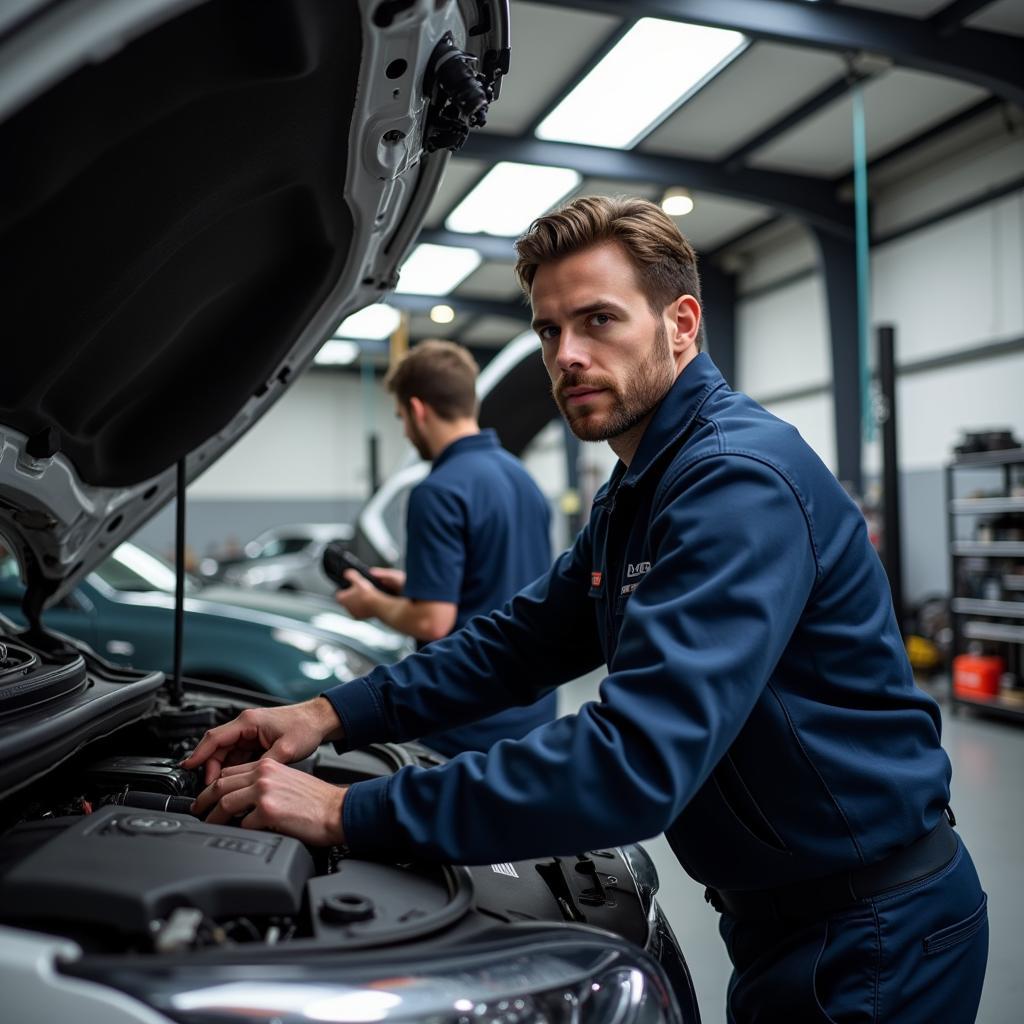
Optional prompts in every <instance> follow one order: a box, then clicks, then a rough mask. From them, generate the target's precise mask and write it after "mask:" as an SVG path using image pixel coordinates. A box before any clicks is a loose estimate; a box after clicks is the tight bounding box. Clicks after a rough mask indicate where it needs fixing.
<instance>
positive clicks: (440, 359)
mask: <svg viewBox="0 0 1024 1024" xmlns="http://www.w3.org/2000/svg"><path fill="white" fill-rule="evenodd" d="M478 372H479V368H478V367H477V364H476V361H475V360H474V359H473V357H472V355H470V353H469V352H468V351H467V350H466V349H464V348H462V347H461V346H460V345H456V344H454V343H452V342H450V341H425V342H422V343H421V344H419V345H417V346H416V347H415V348H414V349H412V351H410V352H409V353H407V354H406V355H405V356H404V357H403V358H402V359H401V360H400V361H399V362H398V363H396V364H395V365H394V366H393V367H392V368H391V370H390V371H389V372H388V375H387V377H385V379H384V383H385V386H386V387H387V389H388V391H389V392H390V393H391V394H392V395H394V398H395V410H396V414H397V415H398V417H399V418H400V419H401V421H402V425H403V427H404V429H405V436H406V437H407V438H408V439H409V441H410V442H411V443H412V445H413V446H414V447H415V449H416V451H418V452H419V454H420V457H421V458H424V459H427V460H429V461H430V462H432V463H433V465H432V466H431V470H430V474H429V475H428V476H427V478H426V479H425V480H423V481H422V482H421V483H420V484H419V485H417V486H416V487H414V488H413V489H412V491H411V492H410V494H409V505H408V509H407V513H406V531H405V536H406V555H405V572H404V573H403V572H401V571H400V570H397V569H383V568H375V569H372V570H371V571H372V572H373V574H374V575H375V576H376V577H377V579H378V580H379V581H380V582H381V584H382V585H384V586H385V587H387V588H388V589H389V590H390V591H391V593H384V592H382V591H380V590H378V589H377V588H376V587H374V586H373V585H372V584H371V583H369V582H367V581H366V580H365V579H364V578H363V577H362V576H361V575H359V573H357V572H355V571H354V570H352V569H349V570H348V571H347V572H346V574H345V578H346V579H347V580H348V581H349V583H350V584H351V586H350V587H348V588H347V589H346V590H339V591H338V592H337V595H336V597H337V600H338V601H339V603H340V604H341V605H343V606H344V607H345V608H346V609H347V610H348V612H349V614H351V615H352V616H354V617H355V618H357V619H368V618H378V619H381V620H382V621H383V622H386V623H387V624H388V625H389V626H393V627H394V628H395V629H397V630H399V631H400V632H402V633H406V634H407V635H409V636H411V637H413V638H415V640H416V641H417V646H418V647H419V648H420V649H422V647H423V646H425V644H426V643H428V642H430V641H432V640H439V639H441V638H442V637H445V636H447V635H448V634H449V633H451V632H452V631H453V630H456V629H459V628H461V627H462V626H464V625H465V624H466V622H468V621H469V619H471V618H472V617H473V616H474V615H479V614H485V613H487V612H491V611H494V610H495V609H498V608H501V607H502V605H504V604H505V602H506V601H508V600H509V599H510V598H511V597H512V596H513V595H514V594H516V593H517V592H518V591H519V590H521V589H522V588H523V587H525V586H526V585H527V584H528V583H532V582H533V581H534V580H535V579H537V578H538V577H539V576H541V575H543V574H544V573H546V572H547V571H548V569H549V568H550V567H551V539H550V528H551V514H550V511H549V509H548V503H547V499H546V498H545V497H544V495H543V494H542V493H541V491H540V488H539V487H538V486H537V485H536V483H534V481H533V478H532V477H531V476H530V474H529V473H528V472H527V471H526V469H525V468H524V467H523V465H522V463H521V462H520V461H519V460H518V459H517V458H515V456H513V455H511V454H510V453H509V452H507V451H505V449H504V448H502V447H501V445H500V443H499V442H498V436H497V434H495V432H494V431H493V430H481V429H480V425H479V423H478V422H477V397H476V378H477V373H478ZM394 595H398V596H394ZM555 714H556V698H555V694H554V692H551V693H547V694H545V695H544V696H542V697H541V698H540V699H539V700H537V701H535V702H534V703H533V704H531V705H530V706H529V707H526V708H520V707H516V708H508V709H506V710H504V711H501V712H499V713H498V714H497V715H492V716H490V717H489V718H485V719H483V720H482V721H479V722H471V723H469V724H466V725H462V726H459V727H457V728H455V729H449V730H446V731H445V732H440V733H433V734H431V735H428V736H424V737H423V738H422V741H423V742H424V743H425V744H426V745H427V746H429V747H432V748H433V749H434V750H437V751H440V753H442V754H444V755H445V756H446V757H453V756H454V755H455V754H458V753H461V752H462V751H463V750H488V749H489V748H490V747H491V746H492V745H493V744H494V743H495V742H497V741H498V740H500V739H519V738H520V737H522V736H525V735H526V734H527V733H528V732H530V731H531V730H532V729H534V728H536V727H537V726H538V725H543V724H544V723H545V722H550V721H551V720H552V719H553V718H554V717H555Z"/></svg>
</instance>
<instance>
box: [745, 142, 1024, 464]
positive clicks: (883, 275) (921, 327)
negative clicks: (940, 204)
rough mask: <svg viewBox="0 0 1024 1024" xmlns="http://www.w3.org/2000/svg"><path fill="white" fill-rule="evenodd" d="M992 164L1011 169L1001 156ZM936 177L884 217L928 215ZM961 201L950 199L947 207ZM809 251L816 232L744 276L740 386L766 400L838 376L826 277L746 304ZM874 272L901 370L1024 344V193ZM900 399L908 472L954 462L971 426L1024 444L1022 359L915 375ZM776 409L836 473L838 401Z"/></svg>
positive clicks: (880, 263) (804, 401)
mask: <svg viewBox="0 0 1024 1024" xmlns="http://www.w3.org/2000/svg"><path fill="white" fill-rule="evenodd" d="M991 159H992V160H994V161H995V162H996V163H997V164H998V167H999V168H1002V167H1003V164H1004V153H1003V152H1002V151H1001V150H1000V151H998V152H997V153H996V154H995V155H993V156H992V157H991ZM1021 169H1024V163H1022V165H1021ZM940 171H941V168H940V169H939V171H936V177H937V180H939V181H943V180H947V183H948V181H949V180H951V181H953V182H957V181H959V178H958V177H956V176H952V177H951V178H950V179H946V178H945V177H944V176H943V175H942V174H941V173H939V172H940ZM979 173H981V172H980V171H979ZM993 173H994V172H993ZM929 174H931V172H930V171H929V172H922V173H921V174H920V175H919V176H917V177H916V178H914V179H912V180H911V181H910V182H909V183H908V182H903V183H901V186H900V188H898V189H895V188H890V189H887V190H883V191H882V193H881V195H880V197H879V202H878V206H877V208H876V214H875V215H876V221H880V220H886V221H887V222H888V223H890V224H891V223H896V222H898V221H899V220H900V219H901V210H900V208H901V206H902V204H911V205H912V206H913V207H914V208H915V209H916V208H919V206H920V197H919V196H918V193H917V192H916V191H915V189H914V188H913V187H912V185H913V183H914V181H918V180H920V181H921V182H926V183H928V184H929V196H930V202H932V203H934V202H935V183H934V181H932V179H931V178H930V177H929ZM922 187H924V186H923V185H922ZM950 187H952V186H950ZM961 198H962V197H961V196H960V195H959V194H956V195H954V194H946V196H945V199H946V205H947V206H950V205H952V204H954V203H957V202H959V201H960V200H961ZM807 252H808V250H807V239H806V237H805V238H804V239H802V240H800V239H796V238H794V237H792V236H790V237H789V238H788V239H787V240H786V243H785V245H784V247H783V248H781V249H780V247H779V245H778V244H772V245H771V246H769V247H767V248H766V249H765V251H763V252H757V251H755V252H754V253H752V254H748V257H747V258H748V262H747V266H746V269H745V270H744V273H743V274H742V276H741V280H740V292H741V299H740V301H739V306H738V310H737V353H736V360H737V370H738V372H737V377H738V381H739V386H740V388H741V389H742V390H744V391H746V392H747V393H749V394H750V395H752V396H753V397H754V398H757V399H762V398H767V399H770V398H771V397H772V396H774V395H777V394H782V393H785V392H787V391H792V390H798V389H802V388H807V387H812V386H814V385H825V384H827V383H828V382H829V381H830V380H831V358H830V354H829V347H828V344H829V343H828V324H827V310H826V306H825V296H824V286H823V283H822V279H821V276H820V274H818V273H816V272H815V273H813V274H811V275H810V276H808V277H805V278H801V279H799V280H797V281H795V282H792V283H789V284H785V283H783V284H782V285H781V286H780V287H778V288H776V289H774V290H771V291H768V292H767V293H765V292H761V291H758V292H756V293H755V294H753V295H748V296H746V297H742V296H743V292H745V291H746V292H749V291H750V290H751V289H752V288H755V289H758V288H760V287H761V286H762V282H763V281H764V280H766V279H768V280H771V279H772V278H771V274H772V273H773V272H774V273H777V271H778V268H780V267H788V268H792V267H799V266H801V265H802V266H807V265H808V256H807ZM871 268H872V269H871V273H872V323H873V324H875V325H877V324H882V323H891V324H893V325H894V326H895V328H896V358H897V364H898V365H902V364H906V363H912V362H915V361H919V360H922V359H927V358H931V357H934V356H939V355H947V354H950V353H958V352H964V351H969V350H970V349H971V348H977V347H978V346H981V345H986V344H988V343H990V342H995V341H1004V340H1010V339H1015V338H1020V337H1024V190H1020V191H1017V192H1014V193H1011V194H1010V195H1007V196H1005V197H1003V198H1001V199H997V200H994V201H992V202H989V203H986V204H984V205H982V206H979V207H977V208H975V209H973V210H969V211H967V212H965V213H962V214H959V215H957V216H954V217H952V218H950V219H948V220H944V221H941V222H939V223H937V224H935V225H933V226H931V227H927V228H924V229H922V230H919V231H915V232H913V233H912V234H909V235H906V236H904V237H902V238H899V239H896V240H894V241H891V242H888V243H885V244H882V245H879V246H876V247H875V249H874V250H873V252H872V261H871ZM872 356H873V353H872ZM872 362H873V358H872ZM898 397H899V423H898V435H899V446H900V461H901V468H903V469H905V470H907V469H920V468H928V467H932V468H937V467H939V466H941V465H943V464H944V463H945V462H947V461H948V459H949V457H950V454H951V451H952V446H953V444H954V443H955V442H956V440H957V439H958V438H959V435H960V432H961V430H963V429H981V428H985V427H989V426H1008V427H1010V428H1011V429H1013V430H1015V431H1016V433H1017V434H1018V436H1020V437H1021V438H1022V439H1024V362H1022V358H1021V356H1020V355H1004V356H996V357H991V358H986V359H983V360H980V361H978V362H972V363H966V364H958V365H955V366H951V367H947V368H941V369H936V370H934V371H929V372H927V373H914V374H908V375H907V376H905V377H901V379H900V380H899V383H898ZM769 405H770V408H771V411H772V412H774V413H775V414H776V415H778V416H781V417H782V418H784V419H788V420H790V422H793V423H794V424H795V425H796V426H797V427H798V428H799V429H800V431H801V433H802V434H803V435H804V437H805V438H806V440H807V441H808V443H809V444H810V445H811V446H812V447H813V448H814V449H815V450H816V451H817V452H818V454H819V455H821V457H822V458H823V459H824V460H825V462H826V463H827V464H828V465H829V466H830V467H831V468H832V469H833V470H834V469H835V432H834V427H833V423H832V417H833V412H832V400H831V396H830V395H829V394H827V393H824V394H822V395H820V396H812V397H804V398H800V399H798V400H796V401H788V402H781V403H774V404H773V403H769ZM878 467H879V458H878V447H877V445H870V444H869V445H868V446H867V447H866V448H865V468H866V469H867V470H868V472H872V471H877V469H878Z"/></svg>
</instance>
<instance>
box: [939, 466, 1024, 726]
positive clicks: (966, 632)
mask: <svg viewBox="0 0 1024 1024" xmlns="http://www.w3.org/2000/svg"><path fill="white" fill-rule="evenodd" d="M970 481H986V482H987V484H986V491H987V492H988V493H984V494H981V495H977V496H974V497H971V496H965V495H964V494H963V491H964V490H966V487H965V483H966V482H970ZM1022 481H1024V448H1015V449H1009V450H1006V451H999V452H979V453H977V454H974V455H962V456H959V457H958V458H957V459H956V460H955V461H954V462H952V463H950V464H949V465H948V466H947V467H946V509H947V520H948V526H949V537H950V545H949V557H950V564H951V580H952V585H953V599H952V601H951V602H950V613H951V618H952V626H953V645H952V654H951V657H954V658H955V657H956V656H957V655H958V654H964V653H966V652H967V650H968V647H969V646H970V645H972V644H977V643H981V644H983V645H984V647H985V648H987V649H990V650H993V651H997V652H998V653H1000V654H1001V655H1002V656H1003V657H1004V659H1005V661H1006V665H1007V669H1008V671H1009V672H1010V673H1011V674H1013V675H1014V676H1015V678H1016V680H1017V685H1016V686H1015V687H1013V688H1012V689H1004V690H1003V691H1002V692H1000V693H999V694H997V695H993V696H986V695H984V694H974V695H967V694H962V693H960V694H958V693H956V692H955V691H953V690H952V671H951V672H950V680H951V682H950V689H951V692H950V700H951V702H952V707H953V709H954V710H956V709H957V707H958V706H960V705H966V706H970V707H974V708H980V709H982V710H984V711H986V712H989V713H992V714H997V715H1000V716H1002V717H1005V718H1013V719H1017V720H1024V537H1020V538H1017V537H1013V538H1011V539H1007V538H1005V537H999V536H992V535H991V534H993V533H995V532H996V526H995V525H994V524H993V520H994V519H996V518H997V517H1000V516H1007V515H1015V514H1018V515H1021V516H1024V494H1021V493H1019V487H1020V484H1021V482H1022ZM997 482H998V483H999V486H998V487H997V486H996V483H997ZM1015 490H1016V491H1017V493H1014V491H1015ZM996 491H998V492H1000V493H993V492H996ZM962 527H965V528H962ZM965 532H966V533H967V534H969V535H970V536H965V535H964V534H965ZM979 533H982V534H985V533H987V534H988V536H984V535H983V536H978V534H979ZM979 583H980V587H981V591H982V592H980V593H979ZM951 668H952V666H951Z"/></svg>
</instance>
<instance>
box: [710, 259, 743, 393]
mask: <svg viewBox="0 0 1024 1024" xmlns="http://www.w3.org/2000/svg"><path fill="white" fill-rule="evenodd" d="M700 289H701V299H702V302H701V305H702V307H703V310H704V340H705V343H706V348H707V352H708V354H709V355H710V356H711V358H712V359H713V360H714V361H715V365H716V366H717V367H718V369H719V370H721V371H722V376H723V377H724V378H725V379H726V380H727V381H728V382H729V384H730V385H731V386H732V387H734V388H737V387H739V384H738V383H737V380H736V275H735V274H727V273H726V272H725V271H724V270H722V269H721V268H720V267H716V266H715V265H714V264H713V263H711V262H708V263H702V264H701V267H700Z"/></svg>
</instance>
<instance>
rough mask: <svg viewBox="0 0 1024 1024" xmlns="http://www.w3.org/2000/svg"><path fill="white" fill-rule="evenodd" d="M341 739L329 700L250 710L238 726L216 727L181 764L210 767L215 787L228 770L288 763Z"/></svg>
mask: <svg viewBox="0 0 1024 1024" xmlns="http://www.w3.org/2000/svg"><path fill="white" fill-rule="evenodd" d="M340 738H341V721H340V719H339V718H338V713H337V712H336V711H335V710H334V708H333V707H332V706H331V703H330V701H329V700H327V699H326V698H325V697H314V698H313V700H307V701H304V702H303V703H301V704H291V705H288V706H286V707H281V708H247V709H246V710H245V711H243V712H242V713H241V714H240V715H239V716H238V717H237V718H236V719H235V720H234V721H233V722H228V723H227V724H226V725H218V726H217V727H216V728H214V729H211V730H210V731H209V732H208V733H207V734H206V735H205V736H204V737H203V738H202V739H201V740H200V741H199V745H198V746H197V747H196V749H195V750H193V751H192V753H191V754H189V756H188V757H186V758H185V760H184V761H182V762H181V764H182V767H183V768H198V767H199V766H200V765H206V784H207V786H209V785H210V783H212V782H213V781H214V780H215V779H217V778H218V777H219V776H220V775H221V774H222V773H224V772H226V771H227V770H228V767H229V766H232V765H241V764H243V763H245V762H251V761H255V760H256V758H261V757H267V758H271V759H272V760H274V761H280V762H281V763H283V764H289V763H291V762H292V761H301V760H302V759H303V758H304V757H308V756H309V755H310V754H312V753H313V751H314V750H316V748H317V747H318V746H320V744H321V743H323V741H324V740H326V739H340Z"/></svg>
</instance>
